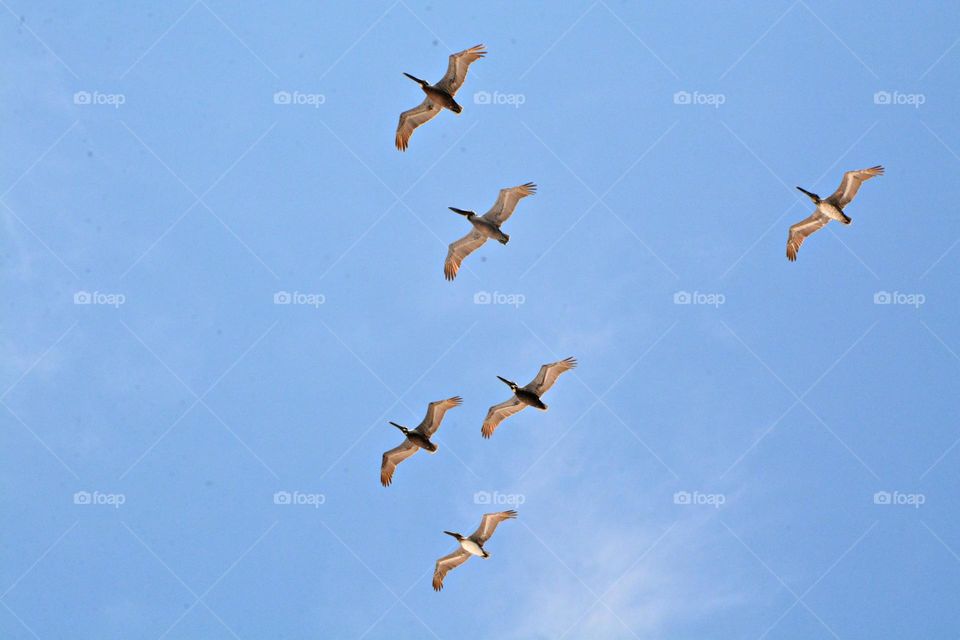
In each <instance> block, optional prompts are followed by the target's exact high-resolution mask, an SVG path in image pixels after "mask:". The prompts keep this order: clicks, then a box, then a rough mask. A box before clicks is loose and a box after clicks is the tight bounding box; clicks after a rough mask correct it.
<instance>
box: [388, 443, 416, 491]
mask: <svg viewBox="0 0 960 640" xmlns="http://www.w3.org/2000/svg"><path fill="white" fill-rule="evenodd" d="M419 448H420V447H418V446H417V445H415V444H413V443H412V442H410V441H409V440H407V439H404V441H403V442H402V443H401V444H400V445H398V446H396V447H394V448H393V449H390V451H386V452H384V454H383V461H382V462H381V463H380V484H382V485H383V486H385V487H389V486H390V483H391V482H393V472H394V471H396V470H397V465H398V464H400V463H401V462H403V461H404V460H406V459H407V458H409V457H410V456H412V455H413V454H415V453H416V452H417V449H419Z"/></svg>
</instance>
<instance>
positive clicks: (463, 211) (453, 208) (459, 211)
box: [447, 207, 470, 216]
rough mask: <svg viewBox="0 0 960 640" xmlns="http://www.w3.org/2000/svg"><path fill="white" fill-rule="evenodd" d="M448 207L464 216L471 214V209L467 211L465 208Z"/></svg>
mask: <svg viewBox="0 0 960 640" xmlns="http://www.w3.org/2000/svg"><path fill="white" fill-rule="evenodd" d="M447 209H450V211H453V212H454V213H459V214H460V215H462V216H468V215H470V212H469V211H465V210H463V209H457V208H456V207H447Z"/></svg>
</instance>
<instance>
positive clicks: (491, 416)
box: [480, 358, 577, 438]
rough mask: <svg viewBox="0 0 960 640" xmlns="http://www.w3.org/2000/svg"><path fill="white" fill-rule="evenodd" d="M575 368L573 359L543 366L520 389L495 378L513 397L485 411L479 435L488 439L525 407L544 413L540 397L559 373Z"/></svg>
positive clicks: (512, 383) (575, 363)
mask: <svg viewBox="0 0 960 640" xmlns="http://www.w3.org/2000/svg"><path fill="white" fill-rule="evenodd" d="M576 366H577V361H576V359H575V358H566V359H564V360H559V361H557V362H551V363H549V364H545V365H543V366H541V367H540V371H538V372H537V375H536V377H535V378H534V379H533V380H531V381H530V383H529V384H527V385H526V386H524V387H521V386H520V385H518V384H517V383H516V382H513V381H512V380H507V379H506V378H502V377H500V376H497V378H498V379H499V380H500V382H502V383H504V384H505V385H507V386H508V387H510V390H511V391H513V396H512V397H511V398H510V399H508V400H505V401H503V402H501V403H500V404H495V405H493V406H492V407H490V410H489V411H487V417H486V418H484V420H483V426H482V427H481V428H480V434H481V435H482V436H483V437H484V438H489V437H490V436H492V435H493V432H494V431H495V430H496V428H497V427H498V426H500V423H501V422H503V421H504V420H506V419H507V418H509V417H510V416H512V415H513V414H515V413H519V412H520V411H522V410H523V409H524V408H526V407H535V408H537V409H540V410H541V411H546V410H547V405H546V404H544V402H543V400H541V399H540V397H541V396H542V395H543V394H545V393H546V392H547V391H548V390H549V389H550V387H552V386H553V383H554V382H556V381H557V378H559V377H560V374H561V373H563V372H565V371H569V370H570V369H573V368H574V367H576Z"/></svg>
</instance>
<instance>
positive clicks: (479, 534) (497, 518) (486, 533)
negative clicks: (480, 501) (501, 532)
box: [470, 509, 517, 546]
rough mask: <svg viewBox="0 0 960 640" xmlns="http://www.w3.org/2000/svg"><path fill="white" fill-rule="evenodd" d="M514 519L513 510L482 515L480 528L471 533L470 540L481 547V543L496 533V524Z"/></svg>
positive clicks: (515, 514) (515, 515)
mask: <svg viewBox="0 0 960 640" xmlns="http://www.w3.org/2000/svg"><path fill="white" fill-rule="evenodd" d="M516 517H517V512H516V511H514V510H513V509H510V510H509V511H498V512H497V513H485V514H483V518H481V519H480V526H479V527H477V530H476V531H474V532H473V535H471V536H470V539H471V540H473V541H474V542H476V543H477V544H479V545H480V546H483V543H485V542H486V541H487V540H489V539H490V536H492V535H493V532H494V531H496V529H497V525H498V524H500V523H501V522H503V521H504V520H509V519H511V518H516Z"/></svg>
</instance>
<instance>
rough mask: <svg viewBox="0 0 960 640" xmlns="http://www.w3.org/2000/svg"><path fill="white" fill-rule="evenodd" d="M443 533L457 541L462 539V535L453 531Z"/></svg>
mask: <svg viewBox="0 0 960 640" xmlns="http://www.w3.org/2000/svg"><path fill="white" fill-rule="evenodd" d="M444 533H445V534H447V535H448V536H453V537H454V538H456V539H457V540H461V539H463V536H462V535H460V534H459V533H454V532H453V531H444Z"/></svg>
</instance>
